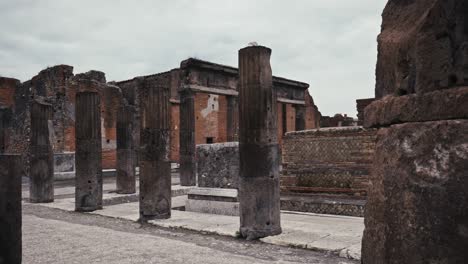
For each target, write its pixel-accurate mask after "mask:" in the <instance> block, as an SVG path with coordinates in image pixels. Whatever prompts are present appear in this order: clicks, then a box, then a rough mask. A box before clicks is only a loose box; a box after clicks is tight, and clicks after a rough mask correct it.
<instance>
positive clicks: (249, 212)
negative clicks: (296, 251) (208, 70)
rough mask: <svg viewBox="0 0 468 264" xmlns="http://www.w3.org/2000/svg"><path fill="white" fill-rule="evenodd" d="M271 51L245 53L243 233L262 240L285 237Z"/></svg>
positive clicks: (242, 82)
mask: <svg viewBox="0 0 468 264" xmlns="http://www.w3.org/2000/svg"><path fill="white" fill-rule="evenodd" d="M270 55H271V50H270V49H269V48H266V47H262V46H252V47H246V48H243V49H241V50H239V131H240V137H239V139H240V140H239V152H240V179H239V202H240V233H241V236H242V237H246V238H247V239H256V238H261V237H265V236H270V235H277V234H280V233H281V224H280V196H279V194H280V189H279V152H278V151H279V150H278V132H277V130H278V127H277V103H276V94H275V92H274V91H273V82H272V75H271V67H270Z"/></svg>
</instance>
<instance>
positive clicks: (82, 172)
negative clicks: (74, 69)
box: [75, 92, 102, 211]
mask: <svg viewBox="0 0 468 264" xmlns="http://www.w3.org/2000/svg"><path fill="white" fill-rule="evenodd" d="M75 107H76V111H75V116H76V118H75V119H76V120H75V136H76V154H75V163H76V177H75V188H76V190H75V210H76V211H94V210H97V209H102V162H101V160H102V155H101V152H102V150H101V140H102V139H101V100H100V97H99V94H98V93H97V92H79V93H77V94H76V105H75Z"/></svg>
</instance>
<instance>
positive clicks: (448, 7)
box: [375, 0, 468, 98]
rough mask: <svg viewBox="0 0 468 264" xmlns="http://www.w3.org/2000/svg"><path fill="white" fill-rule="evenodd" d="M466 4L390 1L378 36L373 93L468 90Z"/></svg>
mask: <svg viewBox="0 0 468 264" xmlns="http://www.w3.org/2000/svg"><path fill="white" fill-rule="evenodd" d="M467 13H468V2H467V1H460V0H409V1H402V0H390V1H389V2H388V4H387V6H386V7H385V10H384V12H383V15H382V18H383V22H382V32H381V34H380V35H379V37H378V43H379V45H378V52H379V54H378V61H377V70H376V77H377V83H376V87H375V94H376V97H377V98H381V97H383V96H385V95H403V94H412V93H418V94H421V93H426V92H430V91H434V90H440V89H446V88H451V87H455V86H461V85H468V74H467V71H466V69H467V67H468V30H467V23H468V18H467V15H466V14H467Z"/></svg>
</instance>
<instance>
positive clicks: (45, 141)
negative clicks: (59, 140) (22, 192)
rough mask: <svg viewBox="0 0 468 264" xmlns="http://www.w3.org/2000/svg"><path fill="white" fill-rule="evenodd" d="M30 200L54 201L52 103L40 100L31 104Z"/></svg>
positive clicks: (35, 201)
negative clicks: (50, 122)
mask: <svg viewBox="0 0 468 264" xmlns="http://www.w3.org/2000/svg"><path fill="white" fill-rule="evenodd" d="M30 109H31V133H30V135H31V138H30V139H31V141H30V147H29V150H30V154H31V156H30V157H31V160H30V166H31V168H30V185H29V187H30V196H29V198H30V200H31V202H34V203H47V202H52V201H54V157H53V155H54V153H53V151H52V145H51V143H50V139H49V136H50V135H49V120H51V119H52V116H53V111H52V109H53V108H52V105H50V104H47V103H44V102H41V101H39V100H34V101H32V104H31V108H30Z"/></svg>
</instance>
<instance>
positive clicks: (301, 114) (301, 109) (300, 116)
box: [295, 105, 306, 131]
mask: <svg viewBox="0 0 468 264" xmlns="http://www.w3.org/2000/svg"><path fill="white" fill-rule="evenodd" d="M295 108H296V125H295V127H296V131H301V130H305V126H306V125H305V123H306V107H305V105H296V106H295Z"/></svg>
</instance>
